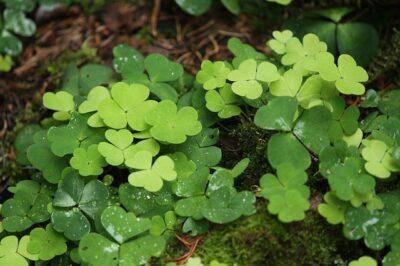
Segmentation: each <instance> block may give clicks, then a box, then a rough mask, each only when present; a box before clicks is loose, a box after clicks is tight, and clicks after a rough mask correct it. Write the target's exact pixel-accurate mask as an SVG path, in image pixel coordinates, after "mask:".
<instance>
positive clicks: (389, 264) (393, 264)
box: [382, 250, 400, 266]
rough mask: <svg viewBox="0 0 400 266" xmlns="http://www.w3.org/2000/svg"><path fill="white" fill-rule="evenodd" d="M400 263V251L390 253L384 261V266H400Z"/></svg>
mask: <svg viewBox="0 0 400 266" xmlns="http://www.w3.org/2000/svg"><path fill="white" fill-rule="evenodd" d="M399 261H400V251H398V250H395V251H390V252H389V253H388V254H386V256H385V257H384V258H383V260H382V265H383V266H398V265H399Z"/></svg>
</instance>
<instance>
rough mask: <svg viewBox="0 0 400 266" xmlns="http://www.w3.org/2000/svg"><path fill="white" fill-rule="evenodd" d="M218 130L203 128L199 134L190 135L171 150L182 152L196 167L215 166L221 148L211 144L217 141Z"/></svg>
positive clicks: (220, 154)
mask: <svg viewBox="0 0 400 266" xmlns="http://www.w3.org/2000/svg"><path fill="white" fill-rule="evenodd" d="M218 139H219V131H218V129H216V128H204V129H203V130H202V131H201V132H200V134H198V135H197V136H194V137H190V138H188V139H187V140H186V142H185V143H182V144H180V145H176V146H174V147H172V148H171V149H172V150H173V151H181V152H183V153H184V154H185V155H186V156H187V158H188V159H190V160H191V161H193V162H194V163H195V164H196V166H197V168H201V167H204V166H207V167H213V166H216V165H217V164H218V163H219V161H220V160H221V157H222V152H221V149H220V148H218V147H216V146H213V145H214V144H216V143H217V142H218Z"/></svg>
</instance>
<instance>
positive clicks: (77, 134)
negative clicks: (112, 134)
mask: <svg viewBox="0 0 400 266" xmlns="http://www.w3.org/2000/svg"><path fill="white" fill-rule="evenodd" d="M86 122H87V119H86V118H85V117H84V116H82V115H80V114H78V113H73V114H72V116H71V119H70V121H69V123H68V125H63V126H55V127H51V128H50V129H49V130H48V131H47V139H48V140H49V141H50V142H51V146H50V148H51V151H52V152H53V153H54V154H55V155H57V156H59V157H63V156H64V155H66V154H72V153H73V152H74V150H75V149H76V148H79V147H80V148H84V149H86V148H88V147H89V146H90V145H92V144H97V143H99V142H100V141H102V140H103V139H104V138H103V132H102V131H99V130H95V129H93V128H90V127H89V126H88V125H87V123H86Z"/></svg>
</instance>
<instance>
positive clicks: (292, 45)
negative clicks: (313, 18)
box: [281, 33, 327, 74]
mask: <svg viewBox="0 0 400 266" xmlns="http://www.w3.org/2000/svg"><path fill="white" fill-rule="evenodd" d="M326 51H327V45H326V43H324V42H321V41H320V40H319V38H318V36H317V35H315V34H311V33H310V34H307V35H305V36H304V37H303V43H301V42H300V40H299V39H297V38H292V39H290V40H289V41H288V42H287V43H286V53H285V54H284V55H283V56H282V58H281V62H282V64H283V65H285V66H291V65H294V66H293V68H294V69H297V70H299V72H300V73H302V74H305V73H307V72H308V71H307V69H305V68H304V66H305V65H307V64H308V62H309V61H314V59H315V56H316V55H318V54H319V53H322V52H326Z"/></svg>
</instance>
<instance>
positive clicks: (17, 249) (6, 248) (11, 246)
mask: <svg viewBox="0 0 400 266" xmlns="http://www.w3.org/2000/svg"><path fill="white" fill-rule="evenodd" d="M28 241H29V237H28V236H23V237H22V238H21V240H20V241H19V243H18V238H17V237H16V236H6V237H4V238H2V239H1V242H0V265H13V266H14V265H15V266H28V265H29V263H28V261H27V260H26V259H29V260H33V261H36V260H38V257H37V256H35V255H32V254H30V253H29V252H28V251H27V250H26V245H27V242H28Z"/></svg>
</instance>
